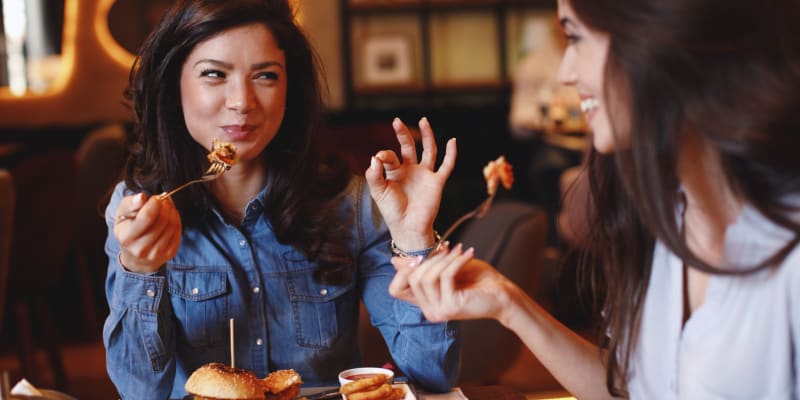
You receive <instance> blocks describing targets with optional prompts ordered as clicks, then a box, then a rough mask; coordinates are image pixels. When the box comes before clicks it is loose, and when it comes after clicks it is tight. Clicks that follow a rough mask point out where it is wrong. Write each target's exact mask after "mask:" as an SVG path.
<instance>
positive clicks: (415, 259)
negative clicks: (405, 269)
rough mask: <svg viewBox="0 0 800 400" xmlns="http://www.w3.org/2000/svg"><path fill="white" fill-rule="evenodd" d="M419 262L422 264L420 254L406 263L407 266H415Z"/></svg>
mask: <svg viewBox="0 0 800 400" xmlns="http://www.w3.org/2000/svg"><path fill="white" fill-rule="evenodd" d="M420 264H422V256H416V257H414V258H413V259H412V260H411V262H409V263H408V266H409V267H417V266H419V265H420Z"/></svg>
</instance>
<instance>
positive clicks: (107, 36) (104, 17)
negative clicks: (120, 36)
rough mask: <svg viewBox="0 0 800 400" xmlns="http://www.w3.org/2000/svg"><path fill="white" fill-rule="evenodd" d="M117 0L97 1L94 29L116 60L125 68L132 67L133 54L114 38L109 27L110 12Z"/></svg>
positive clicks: (104, 47) (102, 43)
mask: <svg viewBox="0 0 800 400" xmlns="http://www.w3.org/2000/svg"><path fill="white" fill-rule="evenodd" d="M115 1H116V0H100V1H99V2H98V3H97V10H95V13H94V31H95V33H96V34H97V39H98V40H99V41H100V46H101V47H102V48H103V49H104V50H105V51H106V52H108V54H109V55H110V56H111V58H113V59H114V61H116V62H118V63H119V64H120V65H122V66H124V67H125V68H130V66H131V65H133V54H131V53H130V52H129V51H128V50H125V48H124V47H122V46H120V44H119V43H118V42H117V41H116V40H114V37H113V36H112V35H111V31H110V30H109V29H108V12H109V11H110V10H111V6H113V5H114V2H115Z"/></svg>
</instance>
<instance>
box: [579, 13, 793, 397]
mask: <svg viewBox="0 0 800 400" xmlns="http://www.w3.org/2000/svg"><path fill="white" fill-rule="evenodd" d="M567 1H569V3H570V4H571V5H572V8H573V9H574V10H575V13H576V15H577V16H578V18H579V19H580V20H581V21H582V22H583V23H585V24H586V25H587V26H588V27H590V28H591V29H594V30H597V31H600V32H605V33H608V34H609V36H610V48H609V53H608V59H607V62H606V65H605V92H606V96H607V99H606V101H605V104H612V103H613V101H612V100H610V99H611V98H614V99H615V100H616V102H619V101H622V102H623V107H624V109H625V110H626V112H625V114H626V115H627V114H629V115H630V124H629V126H630V132H631V134H630V137H631V144H630V147H629V148H627V149H624V150H620V151H618V152H616V153H614V154H611V155H601V154H597V153H593V154H591V155H590V158H589V161H588V170H587V172H588V174H589V180H590V185H591V193H592V195H591V196H592V197H591V203H592V206H593V213H591V220H590V221H589V226H590V230H591V232H590V236H589V238H588V240H586V243H587V244H588V246H589V247H588V251H587V253H586V255H587V257H585V258H583V260H584V262H583V263H582V264H583V265H582V267H583V271H584V272H586V273H588V274H590V275H591V276H592V278H593V283H594V286H595V289H597V290H596V292H597V293H599V294H602V295H603V298H602V299H601V301H602V304H603V305H602V309H603V311H604V312H603V318H602V322H601V324H600V326H599V329H598V332H599V333H601V334H603V335H604V336H605V334H608V337H607V338H605V341H604V342H605V345H607V350H608V351H607V357H608V359H607V360H606V363H607V366H608V368H607V380H606V383H607V386H608V390H609V392H610V393H611V394H614V395H625V394H626V389H625V382H626V381H627V379H628V377H629V365H630V362H631V359H632V353H633V352H634V351H635V347H636V345H637V341H636V339H637V337H638V336H639V329H640V323H641V322H640V321H641V314H642V308H643V303H644V299H645V295H646V292H647V289H648V281H649V279H650V274H651V263H652V257H653V249H654V243H655V240H658V241H660V242H662V243H664V245H665V246H667V247H668V248H669V249H670V250H671V251H672V252H673V253H675V254H676V255H677V256H678V257H680V258H681V259H682V260H683V261H684V262H685V263H686V265H689V266H692V267H694V268H697V269H699V270H702V271H704V272H709V273H714V274H733V273H740V274H741V273H748V272H751V271H754V270H757V269H761V268H769V267H774V266H776V265H778V263H779V262H780V261H781V260H783V259H784V258H785V256H786V255H787V254H788V253H789V251H791V250H792V249H793V248H794V247H795V246H796V245H797V243H798V237H800V235H799V233H800V225H798V223H797V222H796V221H793V220H791V219H790V218H789V215H790V213H792V212H796V211H797V204H796V203H795V204H794V205H793V204H790V202H789V201H788V197H789V195H792V194H798V193H800V157H798V156H797V151H798V150H797V145H798V143H799V142H798V138H800V118H798V116H800V24H798V23H797V17H798V16H800V2H798V1H797V0H767V1H763V0H762V1H755V0H743V1H737V2H734V3H735V4H734V3H731V2H729V1H725V0H669V1H664V0H627V1H626V0H567ZM613 119H614V118H613V115H612V120H613ZM617 125H620V126H622V125H624V126H628V124H627V121H626V123H624V124H617ZM615 134H619V132H615ZM687 134H696V135H699V137H700V138H701V141H704V142H706V143H708V144H709V145H710V146H711V148H712V151H713V152H715V153H716V154H717V155H718V156H719V160H720V163H721V170H722V172H723V174H724V179H725V180H726V183H727V184H728V185H729V186H730V187H731V189H732V191H733V193H734V194H735V195H736V196H738V197H739V198H740V199H742V200H743V201H745V202H746V203H748V204H749V205H751V206H752V207H754V208H755V209H757V210H758V211H759V212H761V213H762V214H763V215H764V216H766V217H767V218H769V219H770V220H771V221H773V222H774V223H775V224H777V225H779V226H782V227H785V228H787V229H789V230H790V231H793V232H795V236H794V239H793V240H791V241H789V242H788V243H786V245H785V246H783V248H781V249H780V250H779V251H778V252H777V253H776V254H774V255H772V256H770V257H768V258H767V259H765V260H763V262H760V263H759V264H757V265H749V266H736V267H737V268H730V267H731V266H722V265H717V266H715V265H709V264H708V263H706V262H704V261H703V260H701V259H700V258H698V257H697V255H696V254H694V253H693V252H692V251H691V250H690V249H689V247H688V245H687V243H686V241H685V239H684V238H683V235H682V232H681V224H680V223H679V219H678V218H676V212H677V210H679V209H680V208H681V202H682V201H683V199H682V196H681V195H680V182H679V178H678V175H677V162H678V152H679V149H680V145H681V142H682V141H683V140H684V139H685V138H686V136H685V135H687Z"/></svg>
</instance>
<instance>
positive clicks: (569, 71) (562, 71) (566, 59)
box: [557, 47, 578, 85]
mask: <svg viewBox="0 0 800 400" xmlns="http://www.w3.org/2000/svg"><path fill="white" fill-rule="evenodd" d="M557 78H558V82H560V83H561V84H564V85H574V84H575V82H576V81H577V80H578V74H577V73H576V72H575V53H574V51H573V50H572V48H571V47H568V48H567V50H566V51H565V52H564V56H563V57H561V64H560V65H559V66H558V77H557Z"/></svg>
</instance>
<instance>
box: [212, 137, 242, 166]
mask: <svg viewBox="0 0 800 400" xmlns="http://www.w3.org/2000/svg"><path fill="white" fill-rule="evenodd" d="M206 157H208V161H211V162H212V163H214V162H220V163H223V164H225V166H227V167H228V168H230V167H232V166H233V165H235V164H236V162H237V161H239V155H238V154H237V153H236V146H234V145H233V143H228V142H223V141H221V140H217V139H214V140H213V141H212V142H211V152H210V153H208V156H206Z"/></svg>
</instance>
